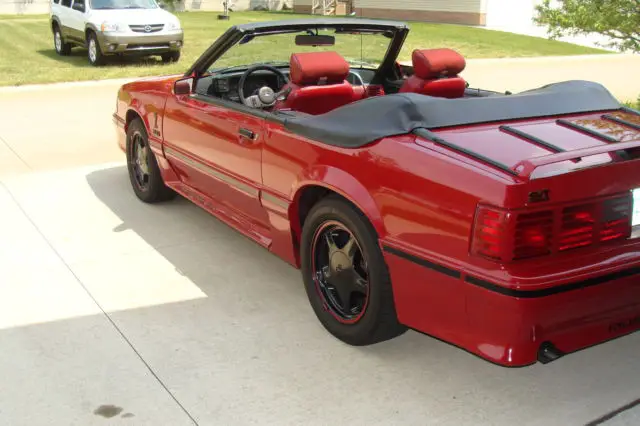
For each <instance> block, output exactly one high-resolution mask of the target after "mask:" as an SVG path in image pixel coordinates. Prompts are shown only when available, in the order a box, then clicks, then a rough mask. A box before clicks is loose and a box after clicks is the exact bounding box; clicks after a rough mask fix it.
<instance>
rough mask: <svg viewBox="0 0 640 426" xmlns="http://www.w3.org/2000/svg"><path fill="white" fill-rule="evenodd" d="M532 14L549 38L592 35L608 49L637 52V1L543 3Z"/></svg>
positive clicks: (639, 22) (639, 35) (639, 23)
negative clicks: (601, 37) (601, 38)
mask: <svg viewBox="0 0 640 426" xmlns="http://www.w3.org/2000/svg"><path fill="white" fill-rule="evenodd" d="M536 11H537V12H538V16H537V17H535V18H534V21H535V22H536V23H537V24H541V25H547V26H548V28H549V35H550V37H551V38H558V37H560V36H563V35H577V34H590V33H596V34H601V35H604V36H606V37H608V38H609V39H610V43H608V44H607V46H608V47H613V48H616V49H619V50H620V51H631V52H640V0H555V1H551V0H543V1H542V3H541V4H540V5H538V6H536Z"/></svg>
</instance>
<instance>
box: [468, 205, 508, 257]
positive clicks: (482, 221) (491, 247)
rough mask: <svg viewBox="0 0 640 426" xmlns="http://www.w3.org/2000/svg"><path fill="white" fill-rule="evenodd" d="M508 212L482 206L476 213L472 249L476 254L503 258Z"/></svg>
mask: <svg viewBox="0 0 640 426" xmlns="http://www.w3.org/2000/svg"><path fill="white" fill-rule="evenodd" d="M505 219H506V213H505V212H502V211H499V210H492V209H490V208H489V207H484V206H481V207H479V208H478V211H477V213H476V222H475V227H474V236H473V240H472V247H471V251H472V252H473V253H474V254H477V255H480V256H484V257H488V258H491V259H496V260H501V259H502V258H503V247H504V237H505V234H506V232H505V231H506V227H505V222H506V220H505Z"/></svg>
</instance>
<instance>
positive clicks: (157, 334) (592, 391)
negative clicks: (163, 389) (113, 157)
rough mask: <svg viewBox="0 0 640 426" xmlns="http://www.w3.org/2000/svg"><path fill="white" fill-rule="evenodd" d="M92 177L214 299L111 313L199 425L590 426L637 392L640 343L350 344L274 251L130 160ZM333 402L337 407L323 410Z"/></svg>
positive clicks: (119, 212) (127, 219) (124, 217)
mask: <svg viewBox="0 0 640 426" xmlns="http://www.w3.org/2000/svg"><path fill="white" fill-rule="evenodd" d="M86 179H87V182H88V184H89V187H90V189H91V190H92V191H93V193H94V194H95V196H96V197H97V199H98V200H99V201H100V202H101V203H102V204H104V205H105V206H106V207H107V208H108V209H109V210H110V211H111V212H112V213H113V214H115V215H116V216H117V218H118V221H121V224H120V225H118V226H116V227H114V228H113V230H112V231H113V232H114V233H122V232H132V233H135V235H137V236H138V237H140V238H141V239H142V240H144V241H145V242H146V244H148V246H150V247H152V248H153V251H155V252H156V253H158V254H159V255H161V256H162V258H164V259H165V260H166V261H167V262H169V263H170V264H171V265H172V267H173V268H175V270H176V271H179V273H180V275H181V276H183V277H185V278H187V279H188V280H189V281H190V282H191V283H193V284H194V285H195V286H197V287H198V288H199V289H201V290H202V292H203V293H204V294H205V295H206V297H204V298H198V299H194V300H191V301H184V302H180V303H172V304H168V305H163V306H162V308H159V307H153V306H149V307H144V308H140V309H131V310H121V311H118V312H113V313H112V314H111V317H112V318H113V320H114V322H115V323H116V324H118V326H119V327H121V328H122V330H123V332H124V333H125V334H126V335H127V336H128V338H129V339H130V340H131V341H132V343H133V344H134V345H135V346H136V348H137V350H139V351H140V353H141V355H142V356H143V357H145V359H147V360H148V361H149V363H150V365H152V366H154V367H155V368H157V373H158V374H159V376H160V377H162V378H163V379H164V380H165V381H166V382H167V383H168V386H169V387H170V388H172V389H175V390H176V395H177V397H178V399H179V400H180V401H182V402H183V403H184V404H185V406H186V407H188V409H189V410H190V412H192V413H193V414H195V415H196V417H198V418H201V419H214V418H215V419H217V421H218V422H219V423H220V424H226V423H225V422H227V421H229V422H236V424H245V423H251V422H254V421H258V419H259V420H260V422H261V423H262V424H294V423H305V424H328V423H330V422H331V421H333V420H334V419H335V418H336V416H337V417H340V418H341V419H343V420H345V421H347V420H349V421H351V422H354V423H355V424H365V423H366V424H495V425H502V424H514V423H517V424H520V425H533V424H585V423H587V422H589V421H591V420H593V419H596V418H598V417H600V416H602V415H603V414H605V413H607V412H609V411H611V410H614V409H616V408H618V407H620V406H622V405H624V404H626V403H628V402H629V401H630V400H632V399H633V398H634V395H635V393H636V392H637V380H636V378H637V374H638V371H639V370H638V365H637V358H636V354H637V351H638V347H639V345H638V343H639V342H640V340H638V336H637V335H636V336H628V337H627V338H622V339H618V340H616V341H613V342H609V343H607V344H603V345H600V346H597V347H594V348H591V349H589V350H588V351H581V352H578V353H575V354H572V355H570V356H567V357H564V358H562V359H560V360H558V361H556V362H554V363H551V364H548V365H545V366H543V365H539V364H538V365H534V366H531V367H527V368H520V369H507V368H502V367H498V366H495V365H492V364H490V363H488V362H486V361H483V360H481V359H479V358H476V357H475V356H472V355H470V354H468V353H466V352H464V351H462V350H460V349H457V348H455V347H453V346H451V345H448V344H446V343H443V342H440V341H438V340H436V339H433V338H430V337H428V336H424V335H421V334H419V333H415V332H412V331H409V332H408V333H406V334H405V335H403V336H401V337H399V338H396V339H393V340H391V341H388V342H384V343H380V344H376V345H372V346H368V347H351V346H348V345H345V344H343V343H341V342H339V341H338V340H336V339H334V338H332V337H331V336H330V335H328V333H327V332H326V331H324V329H323V328H322V327H321V325H320V324H319V323H318V321H317V320H316V318H315V316H314V314H313V312H312V310H311V308H310V306H309V303H308V301H307V297H306V294H305V292H304V289H303V286H302V280H301V277H300V273H299V271H297V270H295V269H294V268H292V267H291V266H289V265H288V264H286V263H285V262H283V261H282V260H280V259H279V258H277V257H276V256H274V255H272V254H270V253H269V252H268V251H267V250H265V249H263V248H261V247H260V246H258V245H257V244H255V243H254V242H252V241H250V240H249V239H247V238H246V237H244V236H242V235H241V234H239V233H237V232H236V231H234V230H232V229H231V228H230V227H228V226H227V225H225V224H223V223H222V222H220V221H218V220H217V219H215V218H214V217H212V216H210V215H209V214H208V213H207V212H205V211H204V210H202V209H200V208H199V207H197V206H195V205H193V204H192V203H191V202H189V201H188V200H186V199H183V198H180V197H178V198H177V199H175V200H173V201H170V202H166V203H161V204H157V205H148V204H144V203H142V202H140V201H139V200H137V199H136V198H135V196H134V195H133V192H132V190H131V187H130V183H129V179H128V174H127V170H126V167H124V166H118V167H111V168H106V169H101V170H96V171H92V172H90V173H89V174H87V177H86ZM74 208H78V207H77V206H76V207H74ZM135 256H136V254H135V253H130V254H127V255H126V256H125V257H117V256H116V257H113V258H108V259H106V260H105V262H111V263H110V264H109V269H105V270H104V271H103V273H105V274H109V273H111V271H115V270H118V268H122V267H123V266H122V264H120V263H119V262H120V260H118V259H128V260H126V261H127V262H128V261H131V262H132V263H133V264H136V265H138V266H139V267H140V268H147V269H149V268H150V267H149V266H148V265H145V264H144V263H141V262H139V263H136V261H135V259H133V260H132V258H135ZM72 267H73V265H72ZM78 276H79V277H80V279H81V280H82V279H83V274H82V273H79V274H78ZM117 276H118V277H126V275H123V274H118V275H117ZM146 276H147V277H148V281H147V282H146V283H143V284H142V285H148V286H153V284H154V280H156V279H159V278H158V275H154V271H153V270H151V269H149V270H148V275H146ZM119 285H122V283H119ZM136 285H137V284H136ZM176 285H177V284H176ZM89 289H90V290H91V287H90V286H89ZM634 377H635V378H634ZM194 387H197V389H198V391H197V392H193V388H194ZM356 390H357V391H356ZM329 396H330V399H331V401H332V403H331V404H319V403H318V401H321V400H326V399H327V398H329ZM635 397H637V396H635ZM356 406H358V407H360V409H356ZM240 407H242V408H240ZM345 413H349V414H348V415H347V417H345ZM234 416H235V417H234ZM283 419H284V420H283Z"/></svg>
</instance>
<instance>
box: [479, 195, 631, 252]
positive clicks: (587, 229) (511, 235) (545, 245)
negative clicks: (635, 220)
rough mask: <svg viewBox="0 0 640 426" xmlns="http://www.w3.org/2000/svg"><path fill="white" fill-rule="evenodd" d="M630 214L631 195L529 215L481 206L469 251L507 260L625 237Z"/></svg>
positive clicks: (528, 213) (627, 233)
mask: <svg viewBox="0 0 640 426" xmlns="http://www.w3.org/2000/svg"><path fill="white" fill-rule="evenodd" d="M631 210H632V199H631V195H630V194H629V195H625V196H623V197H618V198H609V199H606V200H603V201H600V202H592V203H588V204H580V205H575V206H569V207H556V208H553V209H548V210H539V211H533V212H529V211H527V212H517V211H507V210H502V209H499V208H494V207H489V206H479V207H478V209H477V212H476V217H475V222H474V227H473V234H472V240H471V247H470V248H471V253H472V254H474V255H479V256H483V257H486V258H489V259H492V260H498V261H503V262H508V261H512V260H521V259H528V258H533V257H539V256H544V255H548V254H551V253H556V252H564V251H568V250H572V249H577V248H580V247H587V246H592V245H597V244H603V243H606V242H608V241H613V240H618V239H625V238H628V237H629V236H630V235H631Z"/></svg>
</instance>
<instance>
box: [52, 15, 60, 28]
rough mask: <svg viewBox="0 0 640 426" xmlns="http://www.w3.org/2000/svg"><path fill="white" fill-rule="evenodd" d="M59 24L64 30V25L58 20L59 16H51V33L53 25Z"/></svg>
mask: <svg viewBox="0 0 640 426" xmlns="http://www.w3.org/2000/svg"><path fill="white" fill-rule="evenodd" d="M54 22H55V23H56V24H58V26H59V27H60V29H62V23H61V22H60V18H58V15H52V16H51V22H50V24H51V31H53V23H54Z"/></svg>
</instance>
